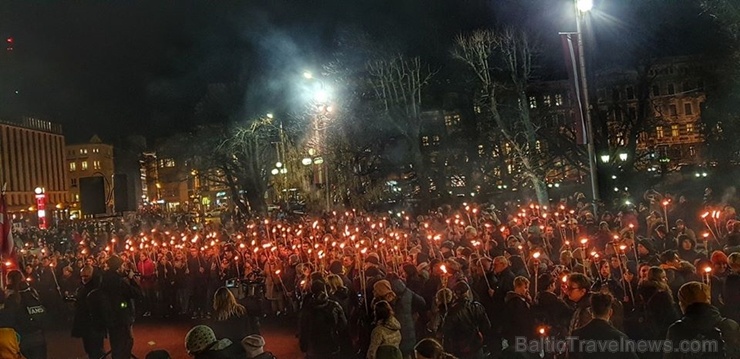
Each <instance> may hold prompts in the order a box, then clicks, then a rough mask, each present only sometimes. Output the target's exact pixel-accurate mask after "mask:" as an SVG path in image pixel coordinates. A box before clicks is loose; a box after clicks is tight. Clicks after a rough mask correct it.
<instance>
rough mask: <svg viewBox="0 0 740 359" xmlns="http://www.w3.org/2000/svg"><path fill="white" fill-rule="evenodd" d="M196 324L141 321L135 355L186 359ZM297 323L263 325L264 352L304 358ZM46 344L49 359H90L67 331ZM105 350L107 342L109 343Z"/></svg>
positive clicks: (50, 333) (48, 337)
mask: <svg viewBox="0 0 740 359" xmlns="http://www.w3.org/2000/svg"><path fill="white" fill-rule="evenodd" d="M197 324H204V323H201V322H199V321H196V320H185V319H182V320H177V321H172V320H168V321H166V320H161V319H150V318H146V319H142V320H140V321H139V322H137V323H136V324H134V350H133V352H134V355H135V356H136V357H137V358H139V359H144V358H145V357H146V354H147V353H148V352H150V351H152V350H157V349H164V350H167V351H168V352H169V353H170V356H171V357H172V358H173V359H187V358H190V356H188V355H187V353H185V334H187V332H188V330H190V328H192V327H193V326H195V325H197ZM295 328H296V320H295V319H288V318H281V319H267V320H265V321H264V323H263V324H262V329H261V332H262V336H263V337H264V338H265V343H266V345H265V350H266V351H270V352H272V353H273V354H275V356H276V357H277V358H279V359H302V358H303V355H302V354H301V351H300V349H299V348H298V339H297V338H296V336H295V334H296V329H295ZM46 342H47V346H48V358H49V359H87V357H86V356H85V351H84V350H83V349H82V340H80V339H78V338H72V337H71V336H70V334H69V330H68V329H53V330H49V331H47V334H46ZM106 349H108V342H107V340H106Z"/></svg>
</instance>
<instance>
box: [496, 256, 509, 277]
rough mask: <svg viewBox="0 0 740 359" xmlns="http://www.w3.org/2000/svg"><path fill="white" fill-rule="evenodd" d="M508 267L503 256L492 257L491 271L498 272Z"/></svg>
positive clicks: (506, 260)
mask: <svg viewBox="0 0 740 359" xmlns="http://www.w3.org/2000/svg"><path fill="white" fill-rule="evenodd" d="M506 268H509V260H508V259H506V257H504V256H498V257H496V258H494V259H493V273H495V274H499V273H501V272H503V271H505V270H506Z"/></svg>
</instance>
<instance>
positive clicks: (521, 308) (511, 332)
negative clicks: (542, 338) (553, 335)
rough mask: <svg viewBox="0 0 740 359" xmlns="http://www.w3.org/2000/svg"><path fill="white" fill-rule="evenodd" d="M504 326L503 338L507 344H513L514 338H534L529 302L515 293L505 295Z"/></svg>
mask: <svg viewBox="0 0 740 359" xmlns="http://www.w3.org/2000/svg"><path fill="white" fill-rule="evenodd" d="M505 301H506V304H505V305H504V308H505V311H504V313H506V317H507V320H506V325H505V326H504V338H505V339H506V340H507V341H508V342H509V343H514V342H515V338H516V337H522V338H528V339H532V338H533V337H534V329H535V321H534V313H533V312H532V308H531V306H530V303H529V300H527V298H524V297H522V296H521V295H519V294H516V293H515V292H509V293H507V294H506V299H505Z"/></svg>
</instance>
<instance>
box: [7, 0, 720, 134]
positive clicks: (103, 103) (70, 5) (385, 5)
mask: <svg viewBox="0 0 740 359" xmlns="http://www.w3.org/2000/svg"><path fill="white" fill-rule="evenodd" d="M651 1H655V0H614V1H602V2H600V3H599V2H597V6H601V7H600V9H601V11H602V12H603V13H604V14H602V15H601V16H598V14H595V15H594V19H593V20H594V22H596V21H599V27H600V29H601V30H600V32H599V33H600V34H601V37H600V40H599V43H596V44H594V49H595V50H596V51H597V52H598V53H599V54H600V55H602V56H606V55H604V52H605V51H604V49H609V50H613V49H614V48H613V45H614V43H619V44H623V45H624V44H629V45H631V46H635V45H638V46H643V47H647V48H654V49H661V51H663V50H664V52H665V53H666V54H683V53H692V52H697V51H698V52H706V49H707V48H712V46H715V45H714V44H712V43H711V42H710V41H707V39H712V38H713V37H712V31H713V30H712V29H711V25H710V21H708V20H707V19H708V16H706V15H704V14H701V11H700V9H699V8H698V6H696V5H695V3H694V1H691V0H685V1H684V0H681V1H667V0H662V1H660V2H662V3H664V4H667V3H670V5H664V7H665V9H662V10H660V11H656V12H655V13H652V14H645V13H644V9H640V8H639V6H638V5H636V4H638V3H647V2H651ZM675 4H677V5H675ZM571 6H572V5H571V2H570V1H567V0H498V1H493V0H490V1H485V0H413V1H412V0H351V1H348V0H272V1H251V0H250V1H246V0H245V1H193V0H177V1H158V0H147V1H143V0H142V1H2V2H0V36H2V38H3V39H5V38H8V37H12V38H13V40H14V43H15V45H14V51H12V52H7V51H4V49H2V50H3V51H2V52H0V118H4V119H16V118H20V117H21V116H28V115H30V116H37V117H40V118H42V119H45V120H49V121H53V122H58V123H61V124H62V125H63V126H64V128H65V134H66V135H67V137H68V142H79V141H82V140H86V139H87V138H89V137H90V136H91V135H92V134H95V133H97V134H99V135H100V136H101V137H103V139H104V140H106V141H109V142H116V141H120V140H121V139H122V138H125V137H126V136H129V135H135V134H140V135H144V136H145V137H147V138H148V139H154V138H158V137H162V136H166V135H167V134H168V133H171V132H172V131H177V130H187V129H189V128H192V127H193V126H195V125H197V124H198V123H199V121H203V120H202V119H198V118H197V117H196V116H193V113H194V108H195V105H196V103H197V102H198V100H199V99H201V98H202V97H203V96H204V94H205V93H206V90H207V86H208V84H212V83H222V82H229V81H234V80H236V79H239V80H240V81H245V82H246V83H247V84H248V86H247V92H246V94H245V96H244V97H245V98H244V112H245V113H247V114H257V113H264V112H267V111H281V110H284V109H286V108H289V107H290V105H291V101H292V99H291V97H290V95H289V94H290V93H291V91H290V89H291V87H292V86H294V81H296V80H298V79H299V77H300V74H301V73H302V72H303V71H304V70H305V69H317V68H318V67H319V66H320V65H321V64H322V63H324V62H325V61H327V60H328V59H330V58H331V55H332V53H333V52H334V51H335V50H336V48H337V46H338V45H337V39H338V37H339V34H341V33H344V32H347V31H360V32H365V33H368V34H369V35H370V36H371V37H373V38H374V39H375V40H376V41H378V42H380V43H386V44H389V45H391V46H394V47H395V48H397V49H399V51H403V52H405V53H407V54H411V55H421V56H424V57H425V58H427V59H429V61H430V62H432V63H433V64H435V66H444V65H445V63H446V62H447V61H449V59H448V57H449V56H448V53H449V48H450V44H451V41H452V39H453V38H454V36H455V35H456V34H458V33H460V32H462V31H470V30H473V29H477V28H482V27H489V26H502V25H505V24H515V25H518V26H522V27H524V28H526V29H528V30H529V31H532V32H534V33H537V34H539V35H540V36H541V37H542V39H543V45H544V47H543V49H544V50H545V51H546V52H547V54H546V56H545V59H544V61H543V63H544V64H545V66H546V67H547V69H546V70H544V71H542V74H543V77H548V76H555V77H557V76H558V75H559V74H560V73H562V68H560V67H561V66H562V65H561V64H562V60H561V59H560V57H561V52H560V48H559V47H558V46H559V45H558V37H557V32H558V31H572V30H574V29H573V27H574V23H573V18H572V12H571V11H572V8H571ZM605 14H608V15H605ZM640 16H643V17H642V18H640ZM644 16H648V17H647V18H645V17H644ZM641 32H651V34H650V35H649V36H648V35H647V34H645V33H641ZM612 56H613V55H612ZM16 91H17V93H16Z"/></svg>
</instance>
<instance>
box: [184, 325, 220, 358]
mask: <svg viewBox="0 0 740 359" xmlns="http://www.w3.org/2000/svg"><path fill="white" fill-rule="evenodd" d="M217 341H218V340H217V339H216V334H215V333H213V329H211V328H210V327H208V326H206V325H196V326H194V327H193V329H190V331H189V332H188V334H187V335H185V350H186V351H187V352H188V353H189V354H193V353H200V352H202V351H204V350H206V349H208V348H209V347H210V346H211V345H212V344H213V343H215V342H217Z"/></svg>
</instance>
